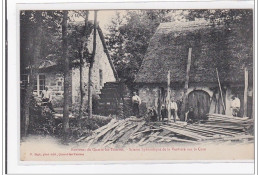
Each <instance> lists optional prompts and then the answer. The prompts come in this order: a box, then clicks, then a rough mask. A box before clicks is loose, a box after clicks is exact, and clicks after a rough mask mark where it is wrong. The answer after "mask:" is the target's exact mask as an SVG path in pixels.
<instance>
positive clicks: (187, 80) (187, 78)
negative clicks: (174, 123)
mask: <svg viewBox="0 0 260 175" xmlns="http://www.w3.org/2000/svg"><path fill="white" fill-rule="evenodd" d="M191 51H192V48H189V53H188V61H187V70H186V79H185V84H184V93H183V97H182V106H181V119H182V120H185V112H186V111H185V110H186V109H185V106H186V100H187V91H188V88H189V78H190V76H189V74H190V66H191Z"/></svg>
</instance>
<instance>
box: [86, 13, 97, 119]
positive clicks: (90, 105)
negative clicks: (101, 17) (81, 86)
mask: <svg viewBox="0 0 260 175" xmlns="http://www.w3.org/2000/svg"><path fill="white" fill-rule="evenodd" d="M96 38H97V11H95V17H94V38H93V52H92V58H91V60H90V66H89V74H88V76H89V77H88V80H89V81H88V116H89V118H91V117H92V90H93V87H92V86H93V81H92V69H93V64H94V61H95V54H96Z"/></svg>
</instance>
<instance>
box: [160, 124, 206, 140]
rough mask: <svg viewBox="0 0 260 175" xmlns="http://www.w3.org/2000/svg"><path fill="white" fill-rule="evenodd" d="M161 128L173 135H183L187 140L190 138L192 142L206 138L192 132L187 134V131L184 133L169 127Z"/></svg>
mask: <svg viewBox="0 0 260 175" xmlns="http://www.w3.org/2000/svg"><path fill="white" fill-rule="evenodd" d="M161 128H163V129H167V130H169V131H172V132H173V133H176V134H179V135H183V136H186V137H189V138H192V139H194V140H203V139H206V137H203V136H200V135H197V134H194V133H192V132H188V131H184V130H180V129H176V128H171V127H167V126H161Z"/></svg>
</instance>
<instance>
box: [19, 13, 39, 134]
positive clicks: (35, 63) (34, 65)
mask: <svg viewBox="0 0 260 175" xmlns="http://www.w3.org/2000/svg"><path fill="white" fill-rule="evenodd" d="M35 18H36V21H37V24H36V30H35V31H36V32H35V35H34V39H33V45H34V49H33V54H32V60H31V62H30V63H31V64H30V65H29V66H30V74H29V84H28V86H27V88H26V93H25V98H24V103H25V104H24V113H23V117H24V133H23V135H24V136H27V134H28V128H29V123H30V103H31V97H32V95H33V88H34V82H35V80H36V77H37V74H38V67H39V59H40V56H41V55H40V54H41V39H42V25H41V24H42V21H41V12H36V14H35Z"/></svg>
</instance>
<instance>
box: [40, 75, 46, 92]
mask: <svg viewBox="0 0 260 175" xmlns="http://www.w3.org/2000/svg"><path fill="white" fill-rule="evenodd" d="M44 89H45V75H39V94H41V93H42V91H43V90H44Z"/></svg>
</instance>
